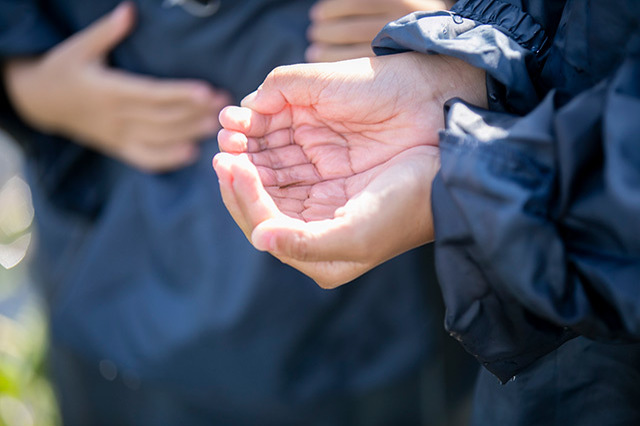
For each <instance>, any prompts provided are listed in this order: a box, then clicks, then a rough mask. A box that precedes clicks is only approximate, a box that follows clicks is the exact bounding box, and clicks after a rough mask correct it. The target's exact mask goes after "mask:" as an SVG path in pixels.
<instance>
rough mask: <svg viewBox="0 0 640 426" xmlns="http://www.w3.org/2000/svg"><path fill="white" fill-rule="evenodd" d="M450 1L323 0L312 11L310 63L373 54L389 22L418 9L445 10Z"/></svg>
mask: <svg viewBox="0 0 640 426" xmlns="http://www.w3.org/2000/svg"><path fill="white" fill-rule="evenodd" d="M453 3H454V2H452V1H449V0H320V1H318V2H317V3H316V4H315V5H314V6H313V7H312V8H311V11H310V13H309V17H310V19H311V25H310V27H309V30H308V31H307V37H308V39H309V42H310V43H311V44H310V46H309V48H308V49H307V52H306V59H307V61H309V62H331V61H341V60H345V59H351V58H360V57H365V56H373V51H372V50H371V41H372V40H373V38H374V37H375V36H376V34H378V32H379V31H380V30H381V29H382V27H384V26H385V25H386V24H387V23H388V22H390V21H393V20H396V19H398V18H400V17H402V16H404V15H407V14H409V13H411V12H415V11H418V10H424V11H432V10H445V9H448V8H449V7H451V6H452V4H453Z"/></svg>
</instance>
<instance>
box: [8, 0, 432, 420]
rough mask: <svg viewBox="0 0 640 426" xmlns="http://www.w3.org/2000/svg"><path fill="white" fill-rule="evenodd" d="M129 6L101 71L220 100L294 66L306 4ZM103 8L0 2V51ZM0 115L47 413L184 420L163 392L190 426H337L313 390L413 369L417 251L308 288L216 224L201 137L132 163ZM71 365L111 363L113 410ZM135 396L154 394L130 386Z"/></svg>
mask: <svg viewBox="0 0 640 426" xmlns="http://www.w3.org/2000/svg"><path fill="white" fill-rule="evenodd" d="M135 3H136V7H137V16H138V19H137V21H138V22H137V25H136V27H135V30H134V31H133V33H132V34H131V35H130V36H129V37H128V38H126V40H125V41H124V42H123V43H122V44H121V45H119V46H118V47H117V48H116V49H115V50H114V52H113V54H112V55H111V57H110V63H111V64H112V65H113V66H114V67H117V68H121V69H124V70H128V71H131V72H135V73H142V74H147V75H153V76H156V77H170V78H197V79H204V80H206V81H208V82H209V83H211V84H212V85H213V86H215V87H220V88H223V89H225V90H227V91H229V92H231V93H232V94H233V96H234V97H235V99H236V102H238V101H239V99H241V98H242V97H243V96H244V95H246V94H247V93H249V92H251V91H253V90H255V88H256V87H257V86H258V85H259V84H260V82H262V80H263V79H264V77H265V76H266V75H267V73H268V72H269V71H270V70H271V69H273V68H274V67H276V66H278V65H281V64H287V63H294V62H300V61H302V60H303V53H304V49H305V48H306V44H307V43H306V40H305V31H306V28H307V26H308V24H309V22H308V18H307V14H308V9H309V7H310V5H311V4H312V1H310V0H295V1H294V0H291V1H269V0H248V1H243V2H236V1H226V0H222V2H221V7H220V9H219V11H218V12H217V13H216V14H214V15H213V16H210V17H196V16H192V15H191V14H189V13H188V12H187V10H185V9H184V8H182V7H179V6H175V7H164V6H163V3H164V4H166V2H163V0H138V1H136V2H135ZM117 4H118V1H117V0H102V1H72V0H47V1H37V0H0V59H2V60H4V59H7V58H11V57H16V56H22V55H32V54H40V53H42V52H45V51H46V50H47V49H49V48H51V47H53V46H54V45H56V44H57V43H59V42H61V41H62V40H64V39H65V38H66V37H68V36H69V35H71V34H73V33H75V32H77V31H79V30H81V29H83V28H85V27H86V26H87V25H89V24H91V23H92V22H94V21H95V20H96V19H97V18H99V17H100V16H102V15H104V14H105V13H108V12H109V11H110V10H112V9H113V8H114V7H115V6H116V5H117ZM52 84H55V82H52ZM2 119H3V123H4V125H5V126H7V128H10V129H12V130H13V131H14V133H15V134H19V135H21V137H20V140H21V141H22V143H23V144H24V145H25V148H26V150H27V152H28V154H29V155H28V165H27V167H28V175H29V176H28V177H29V181H30V184H31V188H32V194H33V200H34V204H35V209H36V220H37V228H38V242H39V244H38V247H37V253H36V254H37V257H36V259H35V262H34V263H35V267H36V270H37V271H38V277H39V282H40V283H41V284H42V287H43V289H44V292H45V295H46V299H47V302H48V306H49V310H50V317H51V335H52V347H53V350H54V356H53V366H52V372H53V374H55V375H56V376H58V382H59V384H60V385H59V388H60V390H61V393H62V404H63V410H65V411H68V410H80V411H82V410H83V405H84V407H85V408H86V409H87V410H88V411H90V410H89V409H88V408H87V407H97V408H96V409H97V410H98V412H101V416H102V418H101V420H100V421H102V422H105V423H109V421H110V420H109V419H111V421H112V422H115V423H112V424H126V423H127V422H128V421H129V420H127V413H126V412H118V408H116V409H114V408H113V407H120V408H121V409H123V410H124V408H123V407H127V408H128V409H132V410H134V411H137V412H138V415H139V417H138V418H137V420H138V422H143V423H144V421H145V420H141V419H145V417H144V416H145V415H149V413H156V414H155V416H156V417H157V418H156V419H155V420H154V419H153V418H147V420H146V421H148V423H144V424H192V423H189V421H188V420H186V419H184V418H181V417H180V414H179V413H178V414H173V413H172V410H173V408H174V406H176V405H178V404H180V403H183V404H184V405H186V406H189V407H193V408H194V409H195V410H196V411H198V410H199V411H201V412H203V413H206V416H204V419H205V420H204V421H203V423H205V424H208V423H207V422H208V421H210V419H215V418H217V419H218V420H219V421H220V422H221V424H245V423H246V424H261V425H264V424H278V425H281V424H290V423H293V424H305V422H310V421H311V420H312V419H311V418H309V416H310V413H312V412H313V413H314V416H316V417H317V419H315V420H321V419H322V418H323V416H326V417H327V418H329V419H334V421H337V420H336V419H340V418H343V419H348V418H349V413H348V412H346V413H342V414H341V413H332V412H326V410H325V411H323V410H322V407H324V405H322V403H323V401H324V402H326V401H335V402H336V403H337V404H338V402H339V401H342V400H343V399H344V404H345V407H346V408H347V409H348V408H350V405H353V404H354V401H353V400H350V399H348V398H353V397H355V396H358V395H362V394H365V393H367V392H371V391H373V390H375V389H379V388H381V387H385V386H388V385H390V384H392V383H395V382H396V381H398V380H401V379H403V378H404V377H405V376H407V375H413V376H416V375H417V374H418V373H419V370H420V368H421V365H423V363H424V362H425V360H427V359H429V357H432V356H435V352H434V351H435V347H436V346H437V344H436V341H438V340H439V339H440V337H438V332H439V330H440V329H441V328H442V327H441V325H440V324H441V322H440V321H441V319H440V318H438V316H437V314H436V312H437V306H438V304H439V302H440V301H439V297H438V295H437V294H436V297H435V298H432V300H431V301H427V296H426V293H427V289H426V288H425V285H424V279H423V276H424V274H425V273H428V271H427V272H425V270H424V268H423V267H420V266H419V265H420V264H421V263H423V261H424V256H425V254H424V252H423V251H415V252H412V253H409V254H408V255H406V256H403V257H401V258H398V259H395V260H394V261H392V262H389V263H387V264H385V265H383V266H381V267H380V268H377V269H376V271H374V272H373V273H371V274H369V275H367V276H365V277H363V278H361V279H359V280H358V282H355V283H352V284H351V285H348V286H345V287H344V288H341V289H339V290H337V291H331V292H327V291H323V290H321V289H319V288H318V287H317V286H316V285H315V283H313V282H312V281H311V280H309V279H307V278H306V277H304V276H302V274H299V273H298V272H296V271H295V270H293V269H292V268H289V267H287V266H285V265H282V264H281V263H280V262H279V261H278V260H276V259H275V258H273V257H271V256H270V255H267V254H264V253H260V252H257V251H256V250H254V249H253V248H252V247H251V245H250V244H249V243H248V242H247V241H246V239H245V238H244V236H243V235H242V233H241V231H240V230H239V229H237V227H236V226H235V225H234V223H233V220H232V219H231V217H230V216H229V214H228V213H227V211H226V209H225V208H224V205H223V203H222V201H221V197H220V194H219V188H218V183H217V178H216V176H215V173H214V172H213V170H212V167H211V158H212V157H213V155H214V154H215V152H216V149H217V147H216V141H215V138H212V140H208V141H205V142H203V144H202V155H201V158H200V160H199V161H198V162H197V163H196V164H194V165H193V166H190V167H187V168H184V169H181V170H178V171H175V172H172V173H166V174H147V173H142V172H140V171H138V170H135V169H133V168H131V167H128V166H126V165H124V164H122V163H119V162H117V161H115V160H112V159H110V158H107V157H105V156H102V155H100V154H98V153H96V152H94V151H91V150H89V149H86V148H84V147H82V146H81V145H77V144H75V143H73V142H71V141H69V140H65V139H63V138H59V137H54V136H51V135H44V134H40V133H37V132H34V131H33V130H30V129H28V128H26V127H24V126H20V125H19V123H18V121H17V118H16V117H15V113H14V112H13V111H12V110H11V109H10V108H9V107H8V105H7V104H6V99H5V105H4V110H3V111H2ZM431 282H433V281H431ZM427 305H430V306H431V307H432V309H433V312H432V311H430V310H429V309H428V308H427ZM443 334H444V332H443ZM80 365H84V366H85V367H84V370H81V372H82V373H81V374H79V375H78V377H77V381H79V382H83V381H84V380H87V379H86V377H93V376H91V375H94V376H95V377H96V380H102V381H104V382H105V386H107V385H109V383H106V382H107V379H105V378H102V376H101V375H100V368H101V367H102V368H103V370H105V369H106V370H105V371H106V372H107V373H108V374H107V376H109V377H107V378H113V377H112V376H113V372H114V371H115V372H117V376H116V379H115V381H114V383H119V384H120V385H122V383H123V381H124V385H126V386H123V387H122V391H121V395H115V396H114V395H113V394H109V393H105V394H104V395H103V397H105V395H107V396H106V398H113V401H112V404H113V405H109V402H108V401H100V398H101V396H100V392H99V391H98V392H97V393H98V394H97V395H96V394H93V393H91V392H90V391H89V390H86V392H85V391H83V390H82V389H84V388H83V385H82V384H80V385H77V386H76V384H75V383H74V382H73V380H76V379H73V378H72V377H73V371H74V370H77V369H78V368H79V366H80ZM65 366H66V367H65ZM92 386H93V385H92ZM114 386H115V384H114ZM127 386H128V387H129V388H131V389H129V388H128V387H127ZM438 386H443V384H442V383H441V382H439V383H438V384H437V385H435V386H434V388H437V387H438ZM74 389H75V390H74ZM87 389H89V388H87ZM137 390H139V391H137ZM143 390H144V392H142V391H143ZM151 390H153V391H154V392H155V393H156V394H159V395H160V397H159V398H151V397H149V398H146V399H145V398H143V397H141V396H138V395H149V394H150V393H149V392H151ZM415 391H416V392H417V391H418V389H415ZM416 395H417V393H416ZM117 398H120V399H121V400H122V401H121V404H122V405H118V404H117V403H116V402H115V401H116V399H117ZM416 398H417V397H416ZM101 404H103V406H101ZM314 404H316V405H317V404H319V407H320V410H318V409H316V411H313V406H314ZM338 405H339V404H338ZM379 406H380V408H383V407H384V405H383V404H379ZM310 407H311V408H310ZM334 408H336V409H339V406H337V407H334ZM416 410H419V407H418V408H416ZM414 413H415V411H414ZM78 415H79V416H82V415H83V414H82V413H80V414H78ZM131 415H132V416H133V418H134V419H135V418H136V417H135V415H134V414H131ZM433 415H434V416H436V415H437V414H436V413H435V412H434V413H433ZM163 416H165V417H164V418H163ZM172 416H175V417H172ZM332 416H333V417H332ZM91 421H97V420H95V419H94V420H88V421H87V422H85V423H84V424H93V423H91ZM172 422H173V423H172ZM79 423H82V422H79ZM138 424H140V423H138ZM329 424H331V423H329Z"/></svg>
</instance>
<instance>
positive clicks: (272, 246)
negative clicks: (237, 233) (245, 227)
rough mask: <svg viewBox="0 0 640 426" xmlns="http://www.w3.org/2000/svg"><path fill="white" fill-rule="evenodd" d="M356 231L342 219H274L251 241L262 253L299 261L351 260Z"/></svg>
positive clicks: (259, 227)
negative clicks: (266, 252) (308, 220)
mask: <svg viewBox="0 0 640 426" xmlns="http://www.w3.org/2000/svg"><path fill="white" fill-rule="evenodd" d="M354 230H355V226H354V224H351V223H350V222H349V221H348V220H344V219H342V218H340V219H327V220H319V221H314V222H303V221H297V220H295V219H291V218H283V217H274V218H271V219H267V220H265V221H262V222H261V223H259V224H258V225H257V226H256V227H255V229H254V230H253V232H252V233H251V241H252V242H253V245H254V246H255V247H256V248H257V249H259V250H264V251H269V252H270V253H272V254H274V255H275V256H278V257H284V258H290V259H293V260H295V261H297V262H332V261H352V257H353V256H352V251H351V248H352V247H353V246H354V244H357V242H356V240H355V238H356V235H357V233H356V232H354Z"/></svg>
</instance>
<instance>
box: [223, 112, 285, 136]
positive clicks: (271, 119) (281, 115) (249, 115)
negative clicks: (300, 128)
mask: <svg viewBox="0 0 640 426" xmlns="http://www.w3.org/2000/svg"><path fill="white" fill-rule="evenodd" d="M219 120H220V124H221V125H222V127H224V128H225V129H227V130H230V131H236V132H240V133H243V134H245V135H246V136H249V137H255V138H263V137H265V136H266V135H268V134H270V133H273V132H275V131H277V130H283V129H289V128H290V127H291V125H292V117H291V110H290V109H289V108H285V109H283V110H281V111H279V112H276V113H275V114H268V115H265V114H260V113H259V112H256V111H254V110H252V109H249V108H245V107H237V106H229V107H226V108H224V109H223V110H222V111H221V112H220V116H219Z"/></svg>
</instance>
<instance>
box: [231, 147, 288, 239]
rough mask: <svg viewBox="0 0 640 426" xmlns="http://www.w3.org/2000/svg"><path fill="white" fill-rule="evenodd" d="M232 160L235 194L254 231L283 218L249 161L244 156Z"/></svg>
mask: <svg viewBox="0 0 640 426" xmlns="http://www.w3.org/2000/svg"><path fill="white" fill-rule="evenodd" d="M232 158H233V162H232V163H231V165H230V171H231V175H232V177H233V182H232V187H233V192H234V194H235V197H236V200H237V203H238V207H239V209H240V211H241V212H242V216H243V218H244V220H245V221H246V223H247V224H248V226H249V227H250V228H251V229H252V230H253V229H255V227H256V226H258V225H259V224H260V223H262V222H264V221H265V220H267V219H272V218H275V217H279V216H282V214H281V213H280V211H279V210H278V207H277V206H276V204H275V203H274V201H273V199H272V198H271V196H269V194H268V193H267V192H266V191H265V189H264V187H263V185H262V183H261V181H260V178H259V176H258V172H257V170H256V168H255V166H254V165H253V164H251V162H250V161H249V159H248V158H247V157H246V156H244V155H239V156H236V157H232ZM252 241H253V240H252Z"/></svg>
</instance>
